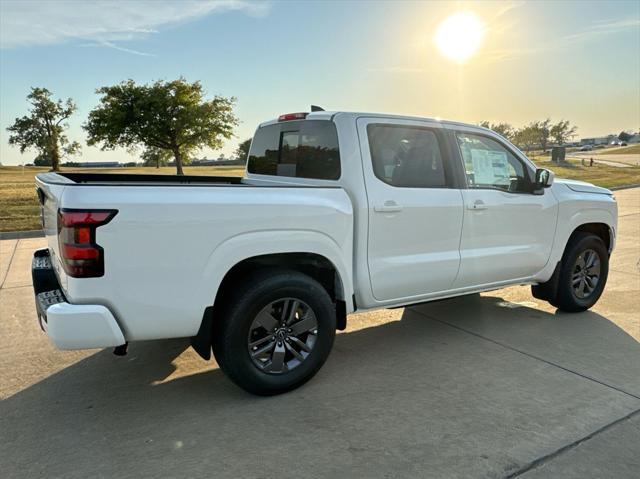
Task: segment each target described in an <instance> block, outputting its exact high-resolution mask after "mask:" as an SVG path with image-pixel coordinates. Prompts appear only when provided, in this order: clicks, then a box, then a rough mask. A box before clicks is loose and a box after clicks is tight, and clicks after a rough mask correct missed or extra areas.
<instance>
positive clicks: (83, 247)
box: [58, 209, 117, 278]
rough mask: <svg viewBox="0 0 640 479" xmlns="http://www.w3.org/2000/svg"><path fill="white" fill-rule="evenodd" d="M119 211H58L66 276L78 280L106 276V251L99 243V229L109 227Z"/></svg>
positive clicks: (62, 257) (59, 238)
mask: <svg viewBox="0 0 640 479" xmlns="http://www.w3.org/2000/svg"><path fill="white" fill-rule="evenodd" d="M116 213H117V211H116V210H68V209H60V210H58V242H59V245H60V258H61V259H62V266H63V268H64V270H65V272H66V273H67V274H68V275H69V276H71V277H74V278H96V277H99V276H102V275H103V274H104V251H103V249H102V248H101V247H100V246H99V245H98V244H97V243H96V229H97V228H98V226H102V225H104V224H107V223H108V222H109V221H111V219H112V218H113V217H114V216H115V215H116Z"/></svg>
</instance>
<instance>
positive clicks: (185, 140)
mask: <svg viewBox="0 0 640 479" xmlns="http://www.w3.org/2000/svg"><path fill="white" fill-rule="evenodd" d="M97 93H98V94H100V95H102V96H101V98H100V104H99V105H98V106H97V107H96V108H95V109H93V110H92V111H91V112H90V113H89V119H88V120H87V123H85V125H84V129H85V130H86V131H87V133H88V135H89V138H88V144H89V145H95V144H98V143H101V144H102V145H101V148H102V149H103V150H107V149H114V148H116V147H118V146H122V147H126V148H135V147H138V146H142V147H144V148H157V149H160V150H165V151H167V152H169V153H171V154H172V155H173V157H174V159H175V162H176V169H177V173H178V174H179V175H182V174H184V173H183V170H182V165H183V163H184V161H185V159H186V158H187V157H188V155H189V154H190V153H192V152H193V151H194V150H197V149H198V148H201V147H205V146H206V147H209V148H212V149H218V148H220V147H221V146H222V142H223V140H224V139H228V138H231V136H233V128H234V127H235V126H236V125H237V124H238V120H237V118H236V116H235V114H234V112H233V106H234V103H235V98H225V97H221V96H215V97H214V98H213V99H212V100H205V99H204V92H203V90H202V85H201V84H200V82H194V83H189V82H187V81H186V80H185V79H184V78H179V79H178V80H174V81H169V82H166V81H156V82H155V83H152V84H148V85H138V84H136V83H135V82H134V81H133V80H128V81H124V82H122V83H120V84H118V85H115V86H109V87H103V88H100V89H98V90H97Z"/></svg>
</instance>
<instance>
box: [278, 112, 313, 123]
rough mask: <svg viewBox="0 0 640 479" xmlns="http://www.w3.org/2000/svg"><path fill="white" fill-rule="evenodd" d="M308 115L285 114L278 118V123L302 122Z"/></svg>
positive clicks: (301, 113)
mask: <svg viewBox="0 0 640 479" xmlns="http://www.w3.org/2000/svg"><path fill="white" fill-rule="evenodd" d="M307 115H308V113H303V112H300V113H285V114H284V115H280V116H279V117H278V121H291V120H304V119H305V118H306V117H307Z"/></svg>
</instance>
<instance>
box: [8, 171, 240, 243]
mask: <svg viewBox="0 0 640 479" xmlns="http://www.w3.org/2000/svg"><path fill="white" fill-rule="evenodd" d="M62 170H63V171H88V172H93V173H150V174H163V175H171V174H174V173H175V171H176V169H175V168H174V167H163V168H160V169H156V168H142V167H141V168H113V169H109V168H90V169H84V170H82V169H78V168H63V169H62ZM46 171H48V168H36V167H29V168H24V169H23V168H22V167H19V166H0V231H25V230H37V229H40V228H41V225H40V205H39V204H38V197H37V196H36V189H35V183H34V177H35V176H36V175H37V174H38V173H44V172H46ZM185 173H186V174H187V175H215V176H242V175H243V174H244V168H238V167H237V166H194V167H185Z"/></svg>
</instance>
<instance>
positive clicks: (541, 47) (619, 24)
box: [483, 18, 640, 63]
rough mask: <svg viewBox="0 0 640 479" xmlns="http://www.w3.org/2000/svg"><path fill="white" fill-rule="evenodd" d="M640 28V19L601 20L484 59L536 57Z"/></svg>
mask: <svg viewBox="0 0 640 479" xmlns="http://www.w3.org/2000/svg"><path fill="white" fill-rule="evenodd" d="M639 27H640V19H635V18H628V19H622V20H601V21H597V22H594V23H593V24H592V25H590V26H589V27H588V28H585V29H584V30H581V31H579V32H576V33H571V34H569V35H564V36H561V37H558V38H557V39H556V40H553V41H546V42H541V43H539V44H538V45H535V46H533V47H529V48H505V49H495V50H490V51H487V52H485V53H484V55H483V59H484V60H485V62H487V63H494V62H495V63H497V62H502V61H507V60H512V59H514V58H520V57H523V56H529V55H536V54H540V53H543V54H544V53H549V52H554V51H557V50H559V49H561V48H567V47H570V46H572V45H576V44H580V43H583V42H589V41H591V40H594V39H596V38H598V37H600V36H603V35H614V34H616V33H624V32H626V31H630V30H636V31H638V28H639Z"/></svg>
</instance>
